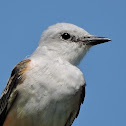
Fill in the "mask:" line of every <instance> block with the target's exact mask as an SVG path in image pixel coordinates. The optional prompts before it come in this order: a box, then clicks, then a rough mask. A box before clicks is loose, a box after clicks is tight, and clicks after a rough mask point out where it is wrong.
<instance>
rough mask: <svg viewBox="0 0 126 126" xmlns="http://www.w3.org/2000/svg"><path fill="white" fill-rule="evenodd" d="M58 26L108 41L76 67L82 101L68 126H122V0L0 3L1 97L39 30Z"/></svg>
mask: <svg viewBox="0 0 126 126" xmlns="http://www.w3.org/2000/svg"><path fill="white" fill-rule="evenodd" d="M58 22H68V23H73V24H75V25H78V26H80V27H82V28H84V29H85V30H87V31H88V32H89V33H91V34H94V35H97V36H103V37H109V38H110V39H112V42H109V43H104V44H101V45H97V46H94V47H92V48H91V49H90V51H89V52H88V53H87V55H86V56H85V58H84V59H83V61H82V62H81V64H80V65H79V68H80V69H81V70H82V71H83V73H84V76H85V80H86V83H87V86H86V97H85V101H84V104H83V105H82V106H81V110H80V114H79V116H78V118H77V119H76V120H75V121H74V123H73V125H72V126H119V125H120V126H126V49H125V48H126V40H125V39H126V37H125V36H126V0H76V1H75V0H63V1H60V0H52V1H51V0H50V1H49V0H45V1H44V0H21V1H18V0H11V1H10V0H0V93H1V92H2V90H3V89H4V87H5V85H6V83H7V80H8V78H9V76H10V73H11V70H12V69H13V67H14V66H15V65H16V64H17V63H18V62H19V61H21V60H23V59H24V58H26V57H27V56H29V55H31V54H32V52H33V51H34V50H35V49H36V47H37V46H38V42H39V39H40V36H41V33H42V32H43V30H45V29H46V28H47V27H48V26H50V25H52V24H55V23H58Z"/></svg>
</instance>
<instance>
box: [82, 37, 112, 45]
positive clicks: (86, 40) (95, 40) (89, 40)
mask: <svg viewBox="0 0 126 126" xmlns="http://www.w3.org/2000/svg"><path fill="white" fill-rule="evenodd" d="M109 41H111V39H109V38H105V37H97V36H90V37H86V38H84V39H83V42H84V43H85V44H86V45H92V46H93V45H97V44H101V43H105V42H109Z"/></svg>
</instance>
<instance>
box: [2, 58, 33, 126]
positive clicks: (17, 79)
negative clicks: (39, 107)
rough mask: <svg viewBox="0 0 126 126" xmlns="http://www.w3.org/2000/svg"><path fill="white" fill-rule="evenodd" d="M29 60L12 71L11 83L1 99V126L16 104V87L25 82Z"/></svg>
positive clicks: (22, 62) (20, 63)
mask: <svg viewBox="0 0 126 126" xmlns="http://www.w3.org/2000/svg"><path fill="white" fill-rule="evenodd" d="M29 63H30V60H29V59H25V60H23V61H21V62H19V63H18V64H17V65H16V66H15V67H14V69H13V70H12V73H11V76H10V78H9V81H8V83H7V85H6V87H5V89H4V90H3V92H2V94H1V97H0V126H2V125H3V123H4V121H5V118H6V116H7V113H8V111H9V110H10V108H11V106H12V104H13V103H14V101H15V99H16V97H17V95H18V91H17V90H16V86H17V85H19V84H21V83H22V82H23V81H24V80H25V74H24V73H25V72H26V70H27V69H28V64H29Z"/></svg>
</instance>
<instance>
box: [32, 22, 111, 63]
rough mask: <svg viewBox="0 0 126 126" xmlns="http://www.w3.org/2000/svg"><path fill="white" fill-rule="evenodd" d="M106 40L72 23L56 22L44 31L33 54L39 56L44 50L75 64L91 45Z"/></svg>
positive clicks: (52, 55) (53, 56) (106, 40)
mask: <svg viewBox="0 0 126 126" xmlns="http://www.w3.org/2000/svg"><path fill="white" fill-rule="evenodd" d="M108 41H110V39H108V38H103V37H95V36H93V35H90V34H89V33H88V32H86V31H85V30H84V29H82V28H80V27H78V26H75V25H73V24H69V23H57V24H55V25H53V26H50V27H49V28H48V29H47V30H46V31H44V33H43V34H42V37H41V39H40V42H39V47H38V48H37V50H36V51H35V53H34V54H36V53H37V55H39V56H40V55H43V54H41V53H43V50H46V51H47V52H46V53H48V55H49V54H50V56H51V57H52V58H56V57H61V58H63V59H64V60H67V61H69V62H70V63H72V64H74V65H76V64H78V63H79V62H80V60H81V59H82V58H83V57H84V55H85V54H86V52H87V51H88V49H89V48H90V47H91V46H93V45H96V44H100V43H104V42H108Z"/></svg>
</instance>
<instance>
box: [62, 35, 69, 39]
mask: <svg viewBox="0 0 126 126" xmlns="http://www.w3.org/2000/svg"><path fill="white" fill-rule="evenodd" d="M62 38H63V39H64V40H67V39H69V38H70V34H68V33H64V34H62Z"/></svg>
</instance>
